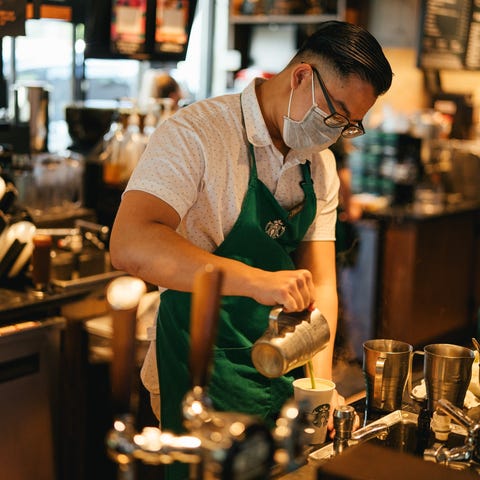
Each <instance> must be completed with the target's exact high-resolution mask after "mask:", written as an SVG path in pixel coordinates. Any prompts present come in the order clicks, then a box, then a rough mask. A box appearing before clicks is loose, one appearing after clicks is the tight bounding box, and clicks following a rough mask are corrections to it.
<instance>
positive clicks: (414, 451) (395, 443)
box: [309, 410, 480, 473]
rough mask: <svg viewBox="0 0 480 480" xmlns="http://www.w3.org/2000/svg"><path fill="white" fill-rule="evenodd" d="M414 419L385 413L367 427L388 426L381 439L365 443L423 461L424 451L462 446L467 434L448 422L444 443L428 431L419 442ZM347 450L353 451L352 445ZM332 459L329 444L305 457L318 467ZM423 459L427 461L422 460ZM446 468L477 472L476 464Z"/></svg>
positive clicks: (407, 414) (402, 412)
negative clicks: (448, 429) (448, 431)
mask: <svg viewBox="0 0 480 480" xmlns="http://www.w3.org/2000/svg"><path fill="white" fill-rule="evenodd" d="M417 419H418V416H417V414H415V413H412V412H409V411H405V410H396V411H394V412H392V413H389V414H387V415H385V416H384V417H382V418H379V419H378V420H376V421H375V422H372V423H370V424H369V425H380V424H381V423H386V424H387V425H388V433H387V434H386V435H385V436H382V438H378V437H375V438H370V439H369V440H366V441H367V442H369V443H372V444H375V445H379V446H382V447H385V448H390V449H392V450H395V451H397V452H402V453H407V454H411V455H415V456H417V457H420V458H424V456H423V453H424V450H425V449H432V448H433V449H435V448H440V447H441V446H445V447H447V448H448V449H451V448H454V447H461V446H463V445H464V443H465V438H466V435H467V432H466V430H465V429H464V428H463V427H460V426H459V425H457V424H455V423H453V422H452V424H451V430H450V434H449V436H448V440H447V441H446V442H443V443H441V442H438V441H437V440H436V439H435V436H434V433H433V432H430V435H429V437H428V438H426V439H422V437H421V436H419V435H418V433H417ZM350 448H354V446H352V447H350ZM333 457H334V450H333V444H332V443H329V444H327V445H325V446H323V447H321V448H320V449H318V450H316V451H314V452H312V453H311V454H310V456H309V460H310V461H311V462H312V463H314V464H315V463H316V464H320V463H323V462H326V461H328V460H329V459H331V458H333ZM425 460H428V459H427V458H425ZM448 466H449V467H451V468H454V469H456V470H471V471H474V472H476V473H479V472H480V465H479V464H477V463H475V462H451V463H450V464H449V465H448Z"/></svg>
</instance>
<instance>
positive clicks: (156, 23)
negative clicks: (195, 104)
mask: <svg viewBox="0 0 480 480" xmlns="http://www.w3.org/2000/svg"><path fill="white" fill-rule="evenodd" d="M1 1H2V0H0V2H1ZM79 1H84V2H86V6H85V12H86V18H85V44H86V45H85V58H135V59H138V60H151V61H176V62H178V61H180V60H184V59H185V56H186V52H187V47H188V41H189V36H190V32H191V28H192V24H193V19H194V16H195V11H196V5H197V0H79Z"/></svg>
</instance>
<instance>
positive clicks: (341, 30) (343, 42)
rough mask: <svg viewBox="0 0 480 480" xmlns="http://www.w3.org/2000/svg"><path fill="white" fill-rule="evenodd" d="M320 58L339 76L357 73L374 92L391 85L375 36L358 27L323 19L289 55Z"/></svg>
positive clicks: (391, 74)
mask: <svg viewBox="0 0 480 480" xmlns="http://www.w3.org/2000/svg"><path fill="white" fill-rule="evenodd" d="M308 55H313V56H317V57H320V58H322V59H324V60H326V61H327V62H329V63H330V64H331V66H332V67H333V68H334V70H335V71H337V72H338V73H339V74H340V75H341V76H348V75H350V74H357V75H358V76H359V77H360V78H361V79H362V80H365V81H367V82H369V83H370V84H371V85H372V86H373V88H374V91H375V94H376V95H377V96H378V95H381V94H383V93H385V92H386V91H387V90H388V89H389V88H390V86H391V84H392V76H393V73H392V68H391V66H390V64H389V62H388V60H387V59H386V57H385V55H384V53H383V50H382V47H381V46H380V44H379V43H378V41H377V40H376V39H375V37H374V36H373V35H372V34H371V33H370V32H368V31H367V30H365V29H364V28H362V27H359V26H357V25H353V24H351V23H347V22H341V21H338V20H331V21H328V22H323V23H321V24H320V27H319V28H318V29H317V30H316V31H315V32H314V33H313V34H312V35H311V36H310V37H308V38H307V39H306V40H305V42H304V43H303V45H302V46H301V47H300V49H299V50H298V52H297V54H296V55H295V57H294V58H293V60H292V62H293V61H298V60H303V59H304V57H305V56H308Z"/></svg>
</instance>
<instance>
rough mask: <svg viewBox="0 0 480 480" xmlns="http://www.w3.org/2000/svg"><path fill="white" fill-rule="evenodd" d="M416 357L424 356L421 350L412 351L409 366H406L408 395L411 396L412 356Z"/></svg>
mask: <svg viewBox="0 0 480 480" xmlns="http://www.w3.org/2000/svg"><path fill="white" fill-rule="evenodd" d="M415 354H417V355H425V352H424V351H423V350H414V351H413V352H412V354H411V355H410V365H409V366H408V395H409V396H411V395H412V390H413V385H412V368H413V365H412V364H413V356H414V355H415Z"/></svg>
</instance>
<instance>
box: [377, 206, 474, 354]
mask: <svg viewBox="0 0 480 480" xmlns="http://www.w3.org/2000/svg"><path fill="white" fill-rule="evenodd" d="M475 241H476V240H475V214H474V213H465V214H460V215H456V216H446V217H438V218H432V219H431V220H425V221H421V222H406V223H403V224H398V225H396V224H395V225H391V226H389V227H388V228H386V231H385V243H384V250H383V268H382V270H383V275H382V282H381V285H380V292H381V294H380V312H379V313H380V317H379V319H380V322H379V329H378V335H379V336H388V337H391V338H395V339H397V340H404V341H407V342H410V343H412V344H414V345H420V344H424V343H427V342H429V341H431V340H432V339H435V338H443V337H445V338H448V336H449V335H450V334H452V335H453V334H454V332H457V331H460V330H464V331H467V330H469V329H470V330H471V329H473V328H474V324H473V320H474V319H473V318H472V301H471V298H472V291H473V282H472V278H473V273H474V268H475V263H474V251H475V243H474V242H475ZM452 338H453V337H452ZM452 341H453V340H452Z"/></svg>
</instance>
